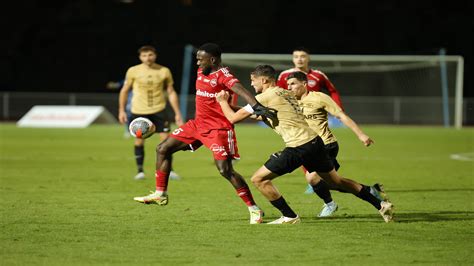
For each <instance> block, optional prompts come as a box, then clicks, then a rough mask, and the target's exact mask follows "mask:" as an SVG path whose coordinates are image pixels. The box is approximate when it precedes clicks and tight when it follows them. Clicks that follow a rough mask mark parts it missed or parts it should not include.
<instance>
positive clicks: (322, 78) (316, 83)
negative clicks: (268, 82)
mask: <svg viewBox="0 0 474 266" xmlns="http://www.w3.org/2000/svg"><path fill="white" fill-rule="evenodd" d="M309 62H310V57H309V50H308V49H306V48H304V47H298V48H295V49H294V50H293V64H294V65H295V67H294V68H290V69H287V70H285V71H283V72H281V73H280V76H278V81H277V85H278V87H280V88H284V89H288V85H287V84H286V78H287V77H288V75H289V74H290V73H293V72H296V71H301V72H303V73H305V74H306V77H307V78H308V84H307V87H308V91H321V90H322V89H325V90H327V91H328V92H329V95H330V96H331V98H332V99H333V100H334V101H335V102H336V103H337V105H339V107H341V108H343V107H342V102H341V97H340V95H339V92H338V91H337V90H336V87H334V85H333V84H332V83H331V81H330V80H329V78H328V77H327V76H326V75H325V74H324V73H323V72H321V71H319V70H315V69H311V68H310V67H309Z"/></svg>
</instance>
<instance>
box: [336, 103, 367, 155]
mask: <svg viewBox="0 0 474 266" xmlns="http://www.w3.org/2000/svg"><path fill="white" fill-rule="evenodd" d="M335 116H336V117H337V118H338V119H339V120H341V122H342V123H344V125H346V126H347V127H348V128H350V129H351V130H352V132H354V133H355V134H356V135H357V137H358V138H359V140H360V141H361V142H362V143H363V144H364V145H365V146H366V147H368V146H370V144H373V143H374V141H373V140H372V139H371V138H370V137H369V136H367V135H366V134H365V133H364V132H363V131H362V129H360V127H359V126H358V125H357V124H356V122H354V120H352V119H351V118H350V117H349V116H348V115H346V114H345V113H344V112H339V113H338V114H337V115H335Z"/></svg>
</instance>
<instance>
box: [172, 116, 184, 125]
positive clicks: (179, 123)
mask: <svg viewBox="0 0 474 266" xmlns="http://www.w3.org/2000/svg"><path fill="white" fill-rule="evenodd" d="M174 121H175V122H176V125H177V126H178V127H180V126H182V125H183V124H184V123H183V118H182V117H181V115H180V114H175V115H174Z"/></svg>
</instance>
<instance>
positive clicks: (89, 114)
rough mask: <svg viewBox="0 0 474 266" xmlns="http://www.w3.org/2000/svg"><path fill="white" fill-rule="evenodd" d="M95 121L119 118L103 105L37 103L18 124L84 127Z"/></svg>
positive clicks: (108, 120) (113, 121)
mask: <svg viewBox="0 0 474 266" xmlns="http://www.w3.org/2000/svg"><path fill="white" fill-rule="evenodd" d="M93 122H97V123H116V122H117V120H116V119H115V117H114V116H113V115H112V114H111V113H110V112H109V111H107V109H105V108H104V107H103V106H74V105H64V106H63V105H36V106H33V108H31V110H30V111H28V113H26V114H25V115H24V116H23V117H22V118H21V119H20V120H19V121H18V122H17V126H19V127H64V128H84V127H87V126H89V125H90V124H91V123H93Z"/></svg>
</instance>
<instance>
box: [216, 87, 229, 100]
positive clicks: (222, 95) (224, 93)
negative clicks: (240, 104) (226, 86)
mask: <svg viewBox="0 0 474 266" xmlns="http://www.w3.org/2000/svg"><path fill="white" fill-rule="evenodd" d="M229 97H230V95H229V92H227V91H225V90H221V91H220V92H219V93H217V94H216V100H217V101H218V102H227V101H228V100H229Z"/></svg>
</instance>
